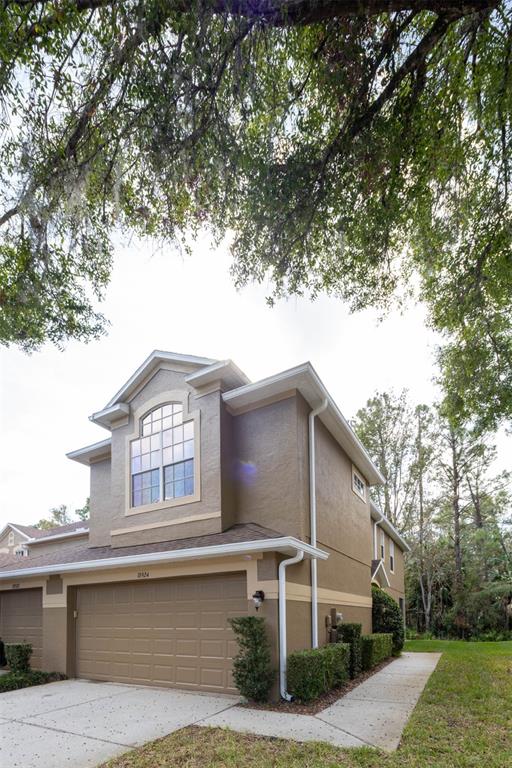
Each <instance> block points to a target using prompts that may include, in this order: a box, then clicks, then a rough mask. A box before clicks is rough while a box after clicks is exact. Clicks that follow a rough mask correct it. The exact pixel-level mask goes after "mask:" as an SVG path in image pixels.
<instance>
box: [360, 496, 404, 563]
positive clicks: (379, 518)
mask: <svg viewBox="0 0 512 768" xmlns="http://www.w3.org/2000/svg"><path fill="white" fill-rule="evenodd" d="M370 515H371V518H372V520H373V521H374V522H375V523H379V526H380V528H382V530H383V531H385V532H386V533H387V534H388V536H389V538H390V539H393V541H394V542H395V544H398V546H399V547H400V549H401V550H402V551H403V552H410V551H411V548H410V546H409V545H408V543H407V542H406V540H405V539H404V538H403V537H402V536H401V535H400V534H399V533H398V531H397V529H396V528H395V526H394V525H393V523H392V522H391V521H390V520H388V518H387V517H385V515H384V513H383V512H381V511H380V509H379V508H378V506H377V505H376V504H374V503H373V501H372V502H370Z"/></svg>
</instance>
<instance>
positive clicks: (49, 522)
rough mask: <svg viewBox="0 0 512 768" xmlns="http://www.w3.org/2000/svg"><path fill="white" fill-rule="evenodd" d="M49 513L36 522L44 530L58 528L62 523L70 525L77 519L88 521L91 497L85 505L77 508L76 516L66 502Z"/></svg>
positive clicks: (37, 526)
mask: <svg viewBox="0 0 512 768" xmlns="http://www.w3.org/2000/svg"><path fill="white" fill-rule="evenodd" d="M48 514H49V516H48V517H42V518H41V520H39V522H38V523H36V525H35V527H36V528H40V529H41V530H43V531H49V530H51V529H52V528H57V527H58V526H60V525H68V524H69V523H74V522H76V521H77V520H83V521H84V522H86V521H88V520H89V517H90V509H89V499H86V502H85V504H84V506H83V507H81V508H80V509H75V513H74V516H73V513H72V512H71V511H70V510H69V509H68V507H67V506H66V504H61V505H60V506H59V507H53V508H52V509H50V511H49V513H48Z"/></svg>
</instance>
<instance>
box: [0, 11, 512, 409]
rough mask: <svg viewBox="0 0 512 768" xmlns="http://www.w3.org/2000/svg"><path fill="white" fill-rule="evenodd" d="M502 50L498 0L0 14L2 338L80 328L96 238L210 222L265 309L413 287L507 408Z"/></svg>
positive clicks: (508, 284)
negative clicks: (301, 297) (298, 299)
mask: <svg viewBox="0 0 512 768" xmlns="http://www.w3.org/2000/svg"><path fill="white" fill-rule="evenodd" d="M511 46H512V18H511V8H510V5H509V3H508V2H506V0H501V2H499V1H498V0H465V2H463V3H461V2H458V1H457V0H393V2H389V0H386V2H383V1H382V0H372V2H370V0H358V2H355V0H316V2H315V0H309V1H306V0H281V2H278V0H265V1H264V2H262V3H256V4H255V3H249V2H244V1H239V0H224V1H223V0H196V2H195V3H183V2H182V0H144V2H142V0H127V2H123V3H115V2H113V1H112V0H62V2H58V3H57V2H49V1H48V0H30V1H29V0H6V2H4V3H3V4H2V6H1V7H0V57H1V58H0V60H1V62H2V67H1V72H0V99H1V106H2V110H1V112H0V141H1V145H0V146H1V157H2V163H1V164H0V284H1V294H0V302H1V304H0V306H1V315H0V336H1V339H2V340H3V341H4V342H5V343H16V344H21V345H22V346H23V347H24V348H26V349H33V348H35V347H37V346H38V345H40V344H41V343H42V342H43V341H44V340H46V339H50V340H52V341H54V342H55V343H58V344H61V343H63V342H64V341H65V340H66V339H68V338H80V339H90V338H94V337H96V336H97V335H98V334H100V333H101V332H102V330H103V329H104V327H105V321H104V318H102V316H101V315H100V314H98V308H97V299H98V298H99V297H101V295H102V294H103V291H104V289H105V286H106V284H107V282H108V279H109V275H110V269H111V235H112V232H113V230H114V228H119V229H121V230H129V231H132V232H136V233H139V234H143V235H150V236H154V237H157V238H160V239H161V240H162V241H163V242H167V243H173V242H176V241H177V240H181V239H185V240H186V239H187V238H188V236H189V235H190V234H194V233H195V232H197V230H198V228H200V227H202V226H203V225H209V226H210V227H211V229H212V231H213V233H214V235H215V236H216V237H218V238H220V237H222V236H223V235H225V234H226V232H229V233H233V244H232V249H233V256H234V262H233V275H234V279H235V282H236V283H237V284H238V285H243V284H244V283H246V282H247V281H249V280H260V281H262V280H269V282H270V283H271V284H272V285H273V291H272V296H271V297H269V299H270V301H272V300H274V299H275V298H276V297H278V296H281V295H285V294H294V293H296V294H297V293H298V294H301V293H307V294H309V295H312V296H315V295H317V294H318V293H320V292H323V291H327V292H331V293H333V294H335V295H337V296H340V297H342V298H343V299H345V300H346V301H347V302H348V303H349V304H350V306H351V307H352V309H359V308H361V307H366V306H370V305H373V306H379V307H382V308H386V307H387V306H389V303H390V302H391V301H393V300H395V299H397V298H398V300H403V299H404V298H406V297H407V295H409V294H410V293H412V292H414V293H415V294H416V296H419V297H421V298H422V299H423V300H425V301H426V302H427V305H428V307H429V313H430V322H431V323H432V325H433V326H434V327H435V328H436V329H438V330H439V331H441V332H442V333H445V334H446V344H445V346H444V347H443V350H442V354H441V362H442V365H443V371H444V376H445V381H446V385H447V388H448V389H449V391H450V395H451V397H450V403H451V407H452V410H453V411H454V412H457V413H464V412H466V411H468V410H471V411H479V412H480V414H481V416H482V419H483V420H484V421H486V422H487V423H491V422H493V421H495V420H496V419H497V418H499V417H502V416H506V415H510V414H511V412H512V395H511V391H512V387H511V377H512V372H511V371H512V366H511V358H512V338H511V326H510V323H511V320H510V312H509V310H510V295H511V288H512V261H511V250H510V224H511V220H510V197H509V190H510V147H511V137H512V133H511V124H510V116H511V103H512V78H511V71H510V70H511ZM187 242H188V241H187ZM411 286H414V291H413V288H412V287H411Z"/></svg>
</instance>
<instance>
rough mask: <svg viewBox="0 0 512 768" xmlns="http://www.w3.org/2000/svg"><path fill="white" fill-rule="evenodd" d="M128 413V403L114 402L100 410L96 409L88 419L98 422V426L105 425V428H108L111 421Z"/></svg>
mask: <svg viewBox="0 0 512 768" xmlns="http://www.w3.org/2000/svg"><path fill="white" fill-rule="evenodd" d="M129 414H130V406H129V405H128V403H116V404H115V405H111V406H110V407H108V408H104V409H103V410H102V411H96V413H93V414H91V416H89V421H92V422H94V423H95V424H99V425H100V427H105V429H110V427H111V426H112V422H113V421H117V419H122V418H123V416H128V415H129Z"/></svg>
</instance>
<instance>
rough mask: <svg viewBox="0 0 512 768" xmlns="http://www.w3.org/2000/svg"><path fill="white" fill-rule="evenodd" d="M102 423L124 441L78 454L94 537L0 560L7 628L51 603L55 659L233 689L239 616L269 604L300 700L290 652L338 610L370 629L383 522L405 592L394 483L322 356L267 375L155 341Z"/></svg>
mask: <svg viewBox="0 0 512 768" xmlns="http://www.w3.org/2000/svg"><path fill="white" fill-rule="evenodd" d="M91 419H92V421H93V422H94V423H96V424H98V425H100V426H102V427H104V428H105V429H107V430H108V432H109V435H108V437H107V438H106V439H104V440H101V441H100V442H98V443H95V444H94V445H91V446H87V447H85V448H81V449H78V450H75V451H72V452H71V453H70V454H68V456H69V458H70V459H72V460H74V461H78V462H80V463H82V464H84V465H86V466H87V467H89V469H90V483H91V491H90V497H91V499H90V510H91V518H90V523H89V531H88V536H87V538H83V539H80V538H78V540H75V542H74V543H73V546H70V545H69V544H67V543H66V545H64V544H63V543H62V541H61V543H60V544H59V545H58V546H56V547H55V548H54V550H53V551H46V552H41V554H37V553H36V552H32V551H31V553H30V556H29V557H28V558H26V559H24V560H23V561H21V560H20V561H18V562H17V563H15V564H14V565H13V564H8V565H5V566H4V567H3V568H0V590H1V592H0V596H1V604H0V605H1V607H0V635H2V636H3V637H4V639H7V640H8V639H9V637H8V636H7V634H8V633H6V632H5V629H4V627H8V628H9V631H11V632H12V628H13V623H15V621H16V619H15V618H14V619H12V617H11V616H10V614H11V613H12V612H13V610H14V609H13V607H12V606H13V602H17V605H18V606H21V605H25V604H27V605H28V604H29V603H30V610H31V611H32V612H35V611H36V608H35V605H36V604H37V606H38V607H37V610H38V611H39V616H40V626H41V637H40V645H41V665H42V667H44V668H46V669H55V670H59V671H63V672H66V673H67V674H68V675H70V676H77V677H84V678H90V679H98V680H113V681H121V682H136V683H147V684H151V685H170V686H176V687H183V688H189V689H199V690H212V691H228V692H232V691H233V690H234V688H233V682H232V677H231V660H232V657H233V655H234V653H235V652H236V647H235V643H234V640H233V635H232V632H231V630H230V628H229V621H228V620H229V619H230V618H231V617H233V616H238V615H244V614H253V613H255V612H256V611H258V613H259V615H262V616H264V617H265V619H266V622H267V626H268V631H269V635H270V639H271V644H272V649H273V654H274V660H275V664H276V668H277V667H279V669H280V687H281V694H282V695H286V654H287V653H288V652H290V651H291V650H294V649H298V648H307V647H311V646H316V645H318V644H323V643H324V642H326V640H327V626H328V622H329V621H330V617H331V612H332V610H333V609H335V610H336V611H337V612H339V613H341V614H342V615H343V618H344V619H345V620H346V621H360V622H361V623H362V625H363V630H364V631H365V632H368V631H370V630H371V605H372V600H371V582H372V579H373V580H374V581H379V579H380V577H381V575H383V574H384V572H386V573H387V572H388V568H387V567H385V563H384V564H383V565H382V566H381V569H380V570H381V571H382V574H381V573H380V572H379V573H377V570H376V563H375V561H376V560H379V557H375V551H374V545H373V538H372V537H373V536H374V535H375V529H376V527H377V528H380V529H381V530H384V531H385V535H386V536H388V538H389V540H390V541H392V542H393V546H394V553H393V557H394V562H393V569H392V570H393V576H394V577H395V576H396V580H395V581H394V582H393V584H392V583H391V581H390V579H387V581H389V582H390V583H389V584H388V583H387V581H386V584H385V586H386V588H387V589H393V590H394V593H393V595H394V597H395V598H396V599H399V598H400V597H402V598H403V551H404V550H405V548H406V546H407V545H406V544H405V542H404V541H403V540H402V539H401V537H400V536H399V535H398V534H397V532H396V531H395V530H394V529H393V528H392V526H386V521H385V520H379V521H378V522H377V521H375V519H374V518H375V515H376V514H377V513H376V511H374V510H373V508H372V507H371V505H370V499H369V486H370V485H372V484H378V483H382V482H383V478H382V477H381V475H380V473H379V472H378V470H377V469H376V467H375V466H374V465H373V463H372V461H371V460H370V458H369V456H368V454H367V453H366V451H365V449H364V447H363V446H362V444H361V443H360V441H359V440H358V438H357V437H356V435H355V434H354V432H353V431H352V429H351V428H350V426H349V424H348V423H347V421H346V420H345V419H344V417H343V415H342V414H341V412H340V411H339V409H338V407H337V405H336V404H335V402H334V401H333V400H332V398H331V397H330V395H329V393H328V392H327V391H326V389H325V387H324V385H323V384H322V382H321V381H320V379H319V377H318V375H317V374H316V372H315V371H314V369H313V368H312V366H311V365H310V364H309V363H306V364H304V365H300V366H297V367H295V368H293V369H290V370H287V371H283V372H281V373H279V374H277V375H276V376H272V377H269V378H267V379H263V380H261V381H258V382H255V383H252V382H250V381H249V380H248V379H247V377H246V376H245V375H244V374H243V373H242V372H241V371H240V369H239V368H237V366H236V365H234V363H232V362H231V361H229V360H228V361H217V360H211V359H208V358H198V357H193V356H189V355H177V354H172V353H167V352H158V351H156V352H153V353H152V354H151V355H150V356H149V357H148V358H147V360H146V361H145V362H144V363H143V364H142V365H141V366H140V368H139V369H138V370H137V371H135V373H134V374H133V375H132V376H131V377H130V379H128V381H127V382H126V383H125V384H124V385H123V386H122V387H121V389H120V390H119V391H118V392H117V393H116V394H115V395H114V397H113V398H112V399H111V400H109V402H108V403H107V404H106V406H105V407H104V408H103V409H101V410H100V411H98V412H96V413H94V414H93V415H92V416H91ZM372 510H373V511H372ZM378 517H380V515H378ZM375 523H377V525H375ZM56 543H57V542H56ZM39 546H40V545H39ZM388 551H390V550H388ZM27 610H28V609H25V608H23V609H21V608H19V607H18V610H17V612H16V611H15V613H17V615H21V614H23V615H24V616H25V617H26V614H27ZM23 620H24V621H25V622H26V618H24V619H23ZM23 629H24V627H23V626H21V627H18V628H17V634H16V638H17V639H18V638H19V637H20V636H21V635H22V634H23Z"/></svg>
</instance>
